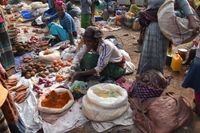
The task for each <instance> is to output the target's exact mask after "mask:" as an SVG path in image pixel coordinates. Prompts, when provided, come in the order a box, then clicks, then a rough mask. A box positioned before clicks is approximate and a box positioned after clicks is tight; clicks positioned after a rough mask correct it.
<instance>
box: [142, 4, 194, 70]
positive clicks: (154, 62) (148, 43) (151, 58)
mask: <svg viewBox="0 0 200 133" xmlns="http://www.w3.org/2000/svg"><path fill="white" fill-rule="evenodd" d="M164 1H165V0H148V8H149V9H151V8H152V9H155V8H159V7H160V6H161V5H162V4H163V3H164ZM176 2H177V4H178V5H179V7H180V8H181V9H182V10H183V12H184V14H185V15H186V16H188V15H191V14H193V12H192V9H191V7H190V5H189V3H188V1H187V0H177V1H176ZM169 43H170V42H169V40H168V39H167V38H166V37H165V36H164V35H163V34H162V33H161V31H160V27H159V25H158V23H157V22H151V23H150V24H149V26H148V27H147V28H146V31H145V37H144V42H143V49H142V53H141V55H140V62H139V67H138V73H143V72H144V71H147V70H149V69H156V70H158V71H160V72H162V73H163V69H164V66H165V61H166V53H167V47H168V45H169Z"/></svg>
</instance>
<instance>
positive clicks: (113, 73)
mask: <svg viewBox="0 0 200 133" xmlns="http://www.w3.org/2000/svg"><path fill="white" fill-rule="evenodd" d="M98 58H99V56H98V55H97V54H93V53H86V54H85V55H84V57H83V59H82V60H81V62H80V68H81V70H83V71H84V70H89V69H93V68H95V67H96V66H97V62H98ZM124 74H125V69H124V68H122V67H120V66H119V65H118V64H117V63H109V64H108V65H107V66H106V68H105V69H104V70H103V72H102V73H101V75H102V76H104V77H105V79H110V78H112V79H115V80H116V79H118V78H120V77H121V76H123V75H124Z"/></svg>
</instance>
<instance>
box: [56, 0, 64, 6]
mask: <svg viewBox="0 0 200 133" xmlns="http://www.w3.org/2000/svg"><path fill="white" fill-rule="evenodd" d="M55 5H56V6H57V7H63V6H65V3H64V2H63V1H62V0H57V1H56V2H55Z"/></svg>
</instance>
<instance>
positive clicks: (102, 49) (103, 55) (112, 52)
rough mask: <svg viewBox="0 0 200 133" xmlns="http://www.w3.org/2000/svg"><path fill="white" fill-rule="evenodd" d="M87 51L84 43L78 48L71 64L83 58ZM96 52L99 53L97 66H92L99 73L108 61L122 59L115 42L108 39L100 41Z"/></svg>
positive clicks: (115, 61) (114, 61) (116, 61)
mask: <svg viewBox="0 0 200 133" xmlns="http://www.w3.org/2000/svg"><path fill="white" fill-rule="evenodd" d="M86 52H87V47H86V45H83V47H82V48H81V49H80V51H79V52H78V53H77V54H76V56H75V58H74V60H73V62H72V63H73V64H78V62H80V60H81V59H82V58H83V56H84V55H85V53H86ZM97 53H98V55H99V58H98V62H97V66H96V67H95V68H94V69H95V70H96V72H97V73H100V72H102V71H103V70H104V68H105V67H106V66H107V65H108V63H118V62H121V61H122V59H123V54H122V53H121V51H120V49H118V48H117V47H116V46H115V44H113V43H112V42H111V41H109V40H107V39H106V40H103V42H102V43H100V44H99V46H98V48H97Z"/></svg>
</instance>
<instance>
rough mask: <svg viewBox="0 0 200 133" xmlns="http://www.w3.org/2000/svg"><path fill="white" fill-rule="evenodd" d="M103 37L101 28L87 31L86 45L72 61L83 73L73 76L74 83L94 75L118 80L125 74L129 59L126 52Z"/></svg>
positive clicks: (85, 36)
mask: <svg viewBox="0 0 200 133" xmlns="http://www.w3.org/2000/svg"><path fill="white" fill-rule="evenodd" d="M102 37H103V33H102V32H101V30H100V29H99V28H97V27H95V26H89V27H88V28H87V29H86V31H85V33H84V35H83V40H84V44H85V45H83V46H82V48H80V50H79V52H78V53H77V54H76V56H75V57H74V60H73V61H72V63H73V65H74V66H80V69H81V71H80V72H75V73H73V74H72V81H74V80H76V79H80V78H83V77H88V76H94V75H100V76H103V78H104V79H114V80H116V79H118V78H120V77H121V76H123V75H124V74H125V72H126V69H125V67H124V66H125V62H126V61H127V58H125V54H124V52H123V51H124V50H121V49H119V48H117V47H116V46H115V44H114V43H112V42H111V41H110V40H109V39H103V38H102ZM126 57H127V56H126ZM128 57H129V56H128ZM129 58H130V57H129ZM75 68H76V67H75Z"/></svg>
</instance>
